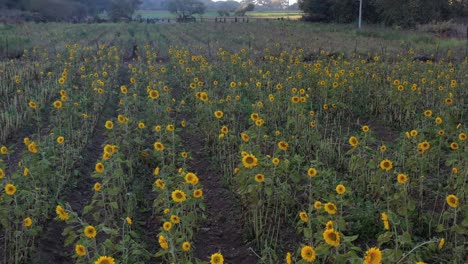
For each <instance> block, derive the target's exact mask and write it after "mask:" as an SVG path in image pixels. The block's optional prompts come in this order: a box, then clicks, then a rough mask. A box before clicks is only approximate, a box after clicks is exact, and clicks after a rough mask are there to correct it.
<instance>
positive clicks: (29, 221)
mask: <svg viewBox="0 0 468 264" xmlns="http://www.w3.org/2000/svg"><path fill="white" fill-rule="evenodd" d="M32 224H33V221H32V219H31V217H26V218H25V219H24V220H23V226H24V227H30V226H31V225H32Z"/></svg>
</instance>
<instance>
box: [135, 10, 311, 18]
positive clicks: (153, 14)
mask: <svg viewBox="0 0 468 264" xmlns="http://www.w3.org/2000/svg"><path fill="white" fill-rule="evenodd" d="M138 15H140V16H141V17H142V18H176V17H177V15H175V14H172V13H171V12H169V11H167V10H138V11H137V12H136V13H135V15H134V16H135V17H136V16H138ZM198 16H199V15H196V16H195V17H198ZM201 16H202V17H207V18H211V17H219V15H218V12H216V11H215V10H208V11H206V12H205V13H204V14H203V15H201ZM231 16H233V17H234V14H233V13H231ZM246 16H249V17H262V18H277V17H288V16H289V17H298V16H302V12H297V11H292V12H284V11H253V12H247V14H246Z"/></svg>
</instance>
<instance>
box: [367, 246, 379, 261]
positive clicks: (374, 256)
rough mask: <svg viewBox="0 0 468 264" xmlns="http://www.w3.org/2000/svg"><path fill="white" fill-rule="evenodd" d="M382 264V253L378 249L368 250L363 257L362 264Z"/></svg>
mask: <svg viewBox="0 0 468 264" xmlns="http://www.w3.org/2000/svg"><path fill="white" fill-rule="evenodd" d="M380 263H382V252H380V249H378V248H375V247H373V248H370V249H369V250H367V252H366V256H365V257H364V264H380Z"/></svg>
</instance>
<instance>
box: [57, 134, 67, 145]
mask: <svg viewBox="0 0 468 264" xmlns="http://www.w3.org/2000/svg"><path fill="white" fill-rule="evenodd" d="M64 140H65V138H64V137H62V136H60V137H58V138H57V143H58V144H62V143H63V141H64Z"/></svg>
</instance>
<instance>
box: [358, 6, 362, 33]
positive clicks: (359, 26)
mask: <svg viewBox="0 0 468 264" xmlns="http://www.w3.org/2000/svg"><path fill="white" fill-rule="evenodd" d="M361 21H362V0H359V20H358V28H359V30H361Z"/></svg>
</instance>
